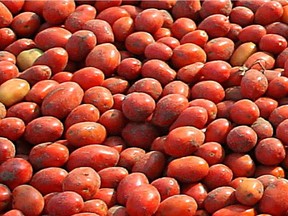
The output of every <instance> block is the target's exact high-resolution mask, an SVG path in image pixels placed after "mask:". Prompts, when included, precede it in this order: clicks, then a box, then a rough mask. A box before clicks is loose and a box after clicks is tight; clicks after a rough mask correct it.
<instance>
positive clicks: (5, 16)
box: [0, 2, 13, 28]
mask: <svg viewBox="0 0 288 216" xmlns="http://www.w3.org/2000/svg"><path fill="white" fill-rule="evenodd" d="M0 12H1V19H0V28H4V27H8V26H9V25H10V24H11V23H12V20H13V15H12V13H11V11H10V10H9V9H8V8H7V7H6V6H5V4H4V3H2V2H0Z"/></svg>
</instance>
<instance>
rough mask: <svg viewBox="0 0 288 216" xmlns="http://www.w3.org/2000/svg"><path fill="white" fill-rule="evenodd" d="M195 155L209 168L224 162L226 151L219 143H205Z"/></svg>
mask: <svg viewBox="0 0 288 216" xmlns="http://www.w3.org/2000/svg"><path fill="white" fill-rule="evenodd" d="M194 155H195V156H198V157H201V158H203V159H204V160H206V162H207V163H208V164H209V166H212V165H214V164H219V163H222V162H223V160H224V158H225V149H224V148H223V147H222V145H220V144H219V143H217V142H212V141H211V142H205V143H204V144H203V145H201V146H199V148H198V149H197V150H196V151H195V152H194Z"/></svg>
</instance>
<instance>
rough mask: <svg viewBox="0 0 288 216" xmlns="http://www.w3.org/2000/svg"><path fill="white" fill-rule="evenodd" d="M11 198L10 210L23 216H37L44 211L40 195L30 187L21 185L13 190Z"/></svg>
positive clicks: (42, 199)
mask: <svg viewBox="0 0 288 216" xmlns="http://www.w3.org/2000/svg"><path fill="white" fill-rule="evenodd" d="M12 198H13V203H12V208H13V209H18V210H20V211H21V212H23V214H25V215H31V216H37V215H40V214H41V213H42V211H43V209H44V198H43V196H42V194H41V193H40V192H39V191H38V190H37V189H35V188H34V187H32V186H31V185H27V184H23V185H19V186H17V187H16V188H14V189H13V192H12ZM24 199H25V202H23V200H24Z"/></svg>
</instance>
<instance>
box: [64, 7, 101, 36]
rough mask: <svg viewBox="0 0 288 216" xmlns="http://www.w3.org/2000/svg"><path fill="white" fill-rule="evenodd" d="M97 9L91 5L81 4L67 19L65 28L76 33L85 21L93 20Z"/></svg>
mask: <svg viewBox="0 0 288 216" xmlns="http://www.w3.org/2000/svg"><path fill="white" fill-rule="evenodd" d="M96 13H97V12H96V9H95V8H94V7H92V6H91V5H88V4H84V5H79V6H77V7H76V8H75V11H73V12H72V13H71V14H70V15H69V16H68V17H67V18H66V20H65V23H64V24H65V28H66V29H67V30H68V31H70V32H71V33H74V32H76V31H79V30H81V29H82V27H83V26H84V25H85V22H87V21H88V20H92V19H94V18H95V16H96Z"/></svg>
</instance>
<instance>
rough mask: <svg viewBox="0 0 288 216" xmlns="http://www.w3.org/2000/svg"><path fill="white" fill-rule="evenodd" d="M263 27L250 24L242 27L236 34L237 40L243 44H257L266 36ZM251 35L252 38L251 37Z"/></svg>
mask: <svg viewBox="0 0 288 216" xmlns="http://www.w3.org/2000/svg"><path fill="white" fill-rule="evenodd" d="M266 33H267V32H266V29H265V27H264V26H262V25H259V24H252V25H248V26H246V27H244V28H243V29H242V30H241V31H240V32H239V34H238V38H239V40H240V41H241V42H242V43H244V42H253V43H255V44H258V43H259V41H260V40H261V38H262V37H263V36H264V35H265V34H266ZM252 35H253V36H252Z"/></svg>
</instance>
